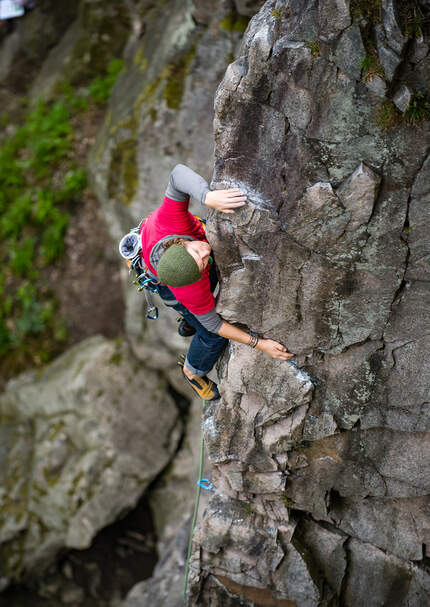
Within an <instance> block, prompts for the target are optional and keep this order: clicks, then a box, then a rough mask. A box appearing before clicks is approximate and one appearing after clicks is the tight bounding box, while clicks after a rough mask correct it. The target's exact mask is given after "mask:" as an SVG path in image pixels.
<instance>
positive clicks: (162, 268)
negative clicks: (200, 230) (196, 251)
mask: <svg viewBox="0 0 430 607" xmlns="http://www.w3.org/2000/svg"><path fill="white" fill-rule="evenodd" d="M157 274H158V278H159V279H160V281H161V282H162V283H164V284H165V285H167V286H169V287H184V286H185V285H190V284H192V283H193V282H196V281H197V280H199V279H200V278H201V274H200V270H199V266H198V265H197V263H196V261H195V259H194V257H193V256H192V255H190V254H189V253H188V251H187V250H186V249H185V247H184V246H182V245H180V244H173V245H172V246H171V247H169V248H168V249H167V251H165V252H164V253H163V254H162V256H161V259H160V262H159V264H158V268H157Z"/></svg>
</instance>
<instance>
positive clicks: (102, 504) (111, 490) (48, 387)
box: [0, 337, 181, 580]
mask: <svg viewBox="0 0 430 607" xmlns="http://www.w3.org/2000/svg"><path fill="white" fill-rule="evenodd" d="M142 370H143V369H142V366H141V364H140V363H139V362H138V361H137V359H136V358H135V357H134V356H133V355H132V353H131V352H130V349H129V347H128V346H126V345H125V344H122V343H120V342H118V343H115V342H112V341H108V340H106V339H104V338H101V337H94V338H89V339H88V340H85V341H83V342H81V343H80V344H79V345H78V346H75V347H74V348H72V349H71V350H69V351H68V352H67V353H66V354H64V355H63V356H61V357H59V358H58V359H57V360H56V361H54V362H53V363H51V364H50V365H49V366H48V367H47V368H46V370H44V371H43V372H41V373H39V374H35V373H28V374H24V375H22V376H19V377H18V378H16V379H14V380H11V381H10V382H9V384H8V385H7V388H6V390H5V392H4V393H3V394H2V396H1V397H0V436H1V448H0V514H1V522H0V554H1V577H2V578H6V579H8V580H11V579H17V578H19V577H20V576H21V575H22V574H23V572H24V571H25V572H26V573H27V574H28V573H29V572H32V573H33V574H35V573H38V572H40V571H41V570H43V569H44V568H46V567H47V566H48V565H49V564H50V563H51V562H52V561H53V560H54V559H55V557H56V556H57V553H58V552H59V551H60V550H62V549H64V548H79V549H82V548H86V547H88V546H89V545H90V544H91V541H92V539H93V537H94V536H95V534H96V533H97V532H98V531H99V530H100V529H101V528H103V527H105V526H106V525H108V524H109V523H111V522H113V521H114V520H115V519H116V518H117V517H119V516H120V515H122V514H124V513H125V512H127V510H129V509H131V508H133V506H134V505H135V504H136V502H137V501H138V499H139V497H140V496H141V495H142V493H143V492H144V490H145V489H146V487H147V486H148V485H149V483H150V482H151V481H152V480H153V479H154V477H155V476H156V475H157V474H158V473H159V472H160V471H161V470H162V469H163V467H164V466H165V465H166V464H167V462H168V461H169V459H170V458H171V456H172V454H173V452H174V450H175V447H176V445H177V442H178V440H179V437H180V434H181V424H180V422H179V416H178V411H177V408H176V407H175V404H174V402H173V400H172V398H171V397H170V396H168V395H167V394H166V387H167V386H166V381H165V380H163V379H162V378H161V377H160V375H159V374H157V373H156V372H154V371H149V370H145V372H142Z"/></svg>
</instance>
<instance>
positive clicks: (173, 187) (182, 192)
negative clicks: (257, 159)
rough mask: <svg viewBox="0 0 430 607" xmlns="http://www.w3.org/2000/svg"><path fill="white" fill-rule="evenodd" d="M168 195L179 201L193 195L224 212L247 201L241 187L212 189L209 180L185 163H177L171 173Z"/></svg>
mask: <svg viewBox="0 0 430 607" xmlns="http://www.w3.org/2000/svg"><path fill="white" fill-rule="evenodd" d="M166 196H167V198H170V200H176V201H178V202H188V199H189V197H190V196H192V197H193V198H195V199H196V200H198V201H199V202H200V203H201V204H205V205H206V206H208V207H211V208H212V209H215V210H217V211H221V212H222V213H234V209H235V208H236V207H242V206H243V205H244V204H245V201H246V196H245V195H244V194H243V193H242V192H241V191H240V189H239V188H230V189H228V190H213V191H211V190H210V189H209V186H208V183H207V181H206V180H205V179H203V177H201V176H200V175H198V174H197V173H196V172H195V171H193V170H192V169H190V168H189V167H187V166H185V165H184V164H177V165H176V166H175V168H174V169H173V171H172V172H171V173H170V177H169V183H168V186H167V189H166Z"/></svg>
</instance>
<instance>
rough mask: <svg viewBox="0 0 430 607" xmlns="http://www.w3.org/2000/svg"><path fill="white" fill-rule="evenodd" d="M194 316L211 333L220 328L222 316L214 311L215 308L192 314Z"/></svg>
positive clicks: (216, 331)
mask: <svg viewBox="0 0 430 607" xmlns="http://www.w3.org/2000/svg"><path fill="white" fill-rule="evenodd" d="M194 316H195V317H196V318H197V320H198V321H199V322H201V323H202V325H203V326H204V328H205V329H207V330H208V331H210V332H211V333H218V331H219V330H220V328H221V325H222V318H221V316H220V315H219V314H217V313H216V312H215V308H213V309H212V310H211V311H210V312H206V314H194Z"/></svg>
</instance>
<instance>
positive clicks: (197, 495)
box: [184, 401, 206, 599]
mask: <svg viewBox="0 0 430 607" xmlns="http://www.w3.org/2000/svg"><path fill="white" fill-rule="evenodd" d="M204 405H205V401H203V406H204ZM204 453H205V439H204V436H203V429H202V440H201V442H200V466H199V481H198V482H197V493H196V501H195V504H194V514H193V522H192V523H191V533H190V540H189V542H188V552H187V561H186V564H185V581H184V599H185V597H186V596H187V586H188V573H189V570H190V558H191V549H192V546H193V535H194V529H195V526H196V521H197V513H198V511H199V501H200V492H201V489H202V484H201V481H202V480H206V479H202V474H203V462H204Z"/></svg>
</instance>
